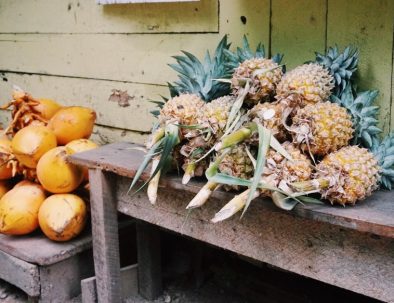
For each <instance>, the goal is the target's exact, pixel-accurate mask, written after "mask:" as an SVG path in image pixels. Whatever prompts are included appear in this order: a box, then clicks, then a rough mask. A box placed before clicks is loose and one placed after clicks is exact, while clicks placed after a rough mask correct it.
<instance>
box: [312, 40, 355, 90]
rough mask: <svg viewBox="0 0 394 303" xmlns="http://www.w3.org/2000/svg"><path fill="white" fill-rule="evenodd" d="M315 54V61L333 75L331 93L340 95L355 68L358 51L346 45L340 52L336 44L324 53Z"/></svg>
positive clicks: (349, 81)
mask: <svg viewBox="0 0 394 303" xmlns="http://www.w3.org/2000/svg"><path fill="white" fill-rule="evenodd" d="M315 54H316V59H315V61H316V62H317V63H318V64H320V65H322V66H324V67H325V68H327V69H328V70H329V72H330V74H331V75H332V76H333V77H334V81H335V88H334V91H333V94H334V95H335V96H338V97H340V96H341V95H342V93H343V92H344V90H345V88H346V87H347V86H348V85H349V84H350V83H351V80H352V76H353V74H354V72H355V71H356V70H357V66H358V60H359V51H358V49H357V48H355V47H352V46H348V47H346V48H345V49H344V51H343V52H342V53H341V52H339V49H338V47H337V46H335V47H329V48H328V50H327V52H326V54H325V55H323V54H319V53H318V52H316V53H315Z"/></svg>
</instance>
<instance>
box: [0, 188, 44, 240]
mask: <svg viewBox="0 0 394 303" xmlns="http://www.w3.org/2000/svg"><path fill="white" fill-rule="evenodd" d="M44 200H45V191H44V189H43V188H42V187H41V186H40V185H38V184H36V183H33V182H24V184H22V185H19V186H15V187H14V188H13V189H11V190H10V191H8V192H7V193H6V194H5V195H4V196H3V197H2V198H1V199H0V233H3V234H8V235H25V234H28V233H31V232H32V231H34V230H35V229H36V228H37V227H38V210H39V209H40V206H41V204H42V202H44Z"/></svg>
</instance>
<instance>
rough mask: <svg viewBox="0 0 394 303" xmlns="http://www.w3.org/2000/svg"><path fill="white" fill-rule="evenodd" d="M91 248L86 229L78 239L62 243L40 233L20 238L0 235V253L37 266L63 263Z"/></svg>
mask: <svg viewBox="0 0 394 303" xmlns="http://www.w3.org/2000/svg"><path fill="white" fill-rule="evenodd" d="M91 247H92V237H91V235H90V229H88V228H87V229H86V230H85V231H84V232H83V233H82V234H81V235H80V236H79V237H77V238H75V239H72V240H71V241H68V242H64V243H60V242H54V241H51V240H49V239H48V238H47V237H45V236H44V235H43V234H41V233H40V232H37V233H33V234H30V235H27V236H20V237H12V236H7V235H3V234H0V251H3V252H5V253H7V254H10V255H12V256H14V257H16V258H18V259H20V260H23V261H25V262H29V263H33V264H39V265H51V264H54V263H57V262H60V261H63V260H65V259H67V258H70V257H72V256H74V255H76V254H78V253H80V252H82V251H85V250H87V249H89V248H91Z"/></svg>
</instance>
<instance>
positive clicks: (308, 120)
mask: <svg viewBox="0 0 394 303" xmlns="http://www.w3.org/2000/svg"><path fill="white" fill-rule="evenodd" d="M291 132H292V136H293V141H294V142H295V143H296V144H299V145H300V147H301V149H302V150H309V151H310V153H311V154H313V155H319V156H324V155H326V154H328V153H330V152H333V151H336V150H338V149H339V148H341V147H343V146H346V145H348V144H349V140H350V139H351V138H352V134H353V128H352V121H351V117H350V115H349V114H348V113H347V112H346V109H345V108H343V107H340V106H339V105H337V104H335V103H330V102H324V103H317V104H310V105H307V106H306V107H304V108H302V109H299V110H298V111H297V113H296V115H295V116H294V117H293V124H292V126H291Z"/></svg>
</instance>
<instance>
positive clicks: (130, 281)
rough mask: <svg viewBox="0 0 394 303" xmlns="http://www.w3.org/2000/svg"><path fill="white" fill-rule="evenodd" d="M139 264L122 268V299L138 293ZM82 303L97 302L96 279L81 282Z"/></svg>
mask: <svg viewBox="0 0 394 303" xmlns="http://www.w3.org/2000/svg"><path fill="white" fill-rule="evenodd" d="M137 275H138V264H134V265H130V266H126V267H122V268H121V269H120V277H121V279H120V281H121V283H122V298H128V297H130V296H133V295H136V294H137V293H138V277H137ZM81 289H82V303H95V302H97V287H96V277H91V278H87V279H84V280H82V281H81Z"/></svg>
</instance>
